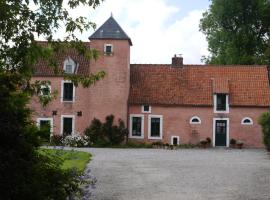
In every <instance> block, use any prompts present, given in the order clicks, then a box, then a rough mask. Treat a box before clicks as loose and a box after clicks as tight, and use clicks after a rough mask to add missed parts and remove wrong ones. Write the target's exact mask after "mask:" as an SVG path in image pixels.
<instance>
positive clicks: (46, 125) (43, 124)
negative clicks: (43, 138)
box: [37, 118, 53, 133]
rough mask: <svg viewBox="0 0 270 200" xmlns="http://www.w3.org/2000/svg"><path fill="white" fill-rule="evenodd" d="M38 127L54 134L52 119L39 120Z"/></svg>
mask: <svg viewBox="0 0 270 200" xmlns="http://www.w3.org/2000/svg"><path fill="white" fill-rule="evenodd" d="M37 126H38V127H39V129H42V130H48V131H49V132H50V133H52V132H53V119H52V118H37Z"/></svg>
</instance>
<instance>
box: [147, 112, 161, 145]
mask: <svg viewBox="0 0 270 200" xmlns="http://www.w3.org/2000/svg"><path fill="white" fill-rule="evenodd" d="M151 118H159V119H160V125H159V128H160V136H159V137H152V136H151ZM162 137H163V116H162V115H148V139H158V140H160V139H162Z"/></svg>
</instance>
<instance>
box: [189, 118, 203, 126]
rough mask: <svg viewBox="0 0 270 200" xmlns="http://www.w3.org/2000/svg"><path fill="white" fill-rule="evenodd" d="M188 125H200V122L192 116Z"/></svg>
mask: <svg viewBox="0 0 270 200" xmlns="http://www.w3.org/2000/svg"><path fill="white" fill-rule="evenodd" d="M189 123H190V124H201V123H202V121H201V119H200V118H199V117H197V116H193V117H191V118H190V120H189Z"/></svg>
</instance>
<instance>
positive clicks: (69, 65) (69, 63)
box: [64, 58, 76, 74]
mask: <svg viewBox="0 0 270 200" xmlns="http://www.w3.org/2000/svg"><path fill="white" fill-rule="evenodd" d="M75 67H76V64H75V62H74V61H73V60H72V59H71V58H67V59H66V60H65V62H64V72H65V73H66V74H74V72H75Z"/></svg>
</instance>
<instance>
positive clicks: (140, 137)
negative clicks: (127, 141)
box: [129, 135, 144, 139]
mask: <svg viewBox="0 0 270 200" xmlns="http://www.w3.org/2000/svg"><path fill="white" fill-rule="evenodd" d="M129 138H133V139H144V136H143V135H142V136H132V135H129Z"/></svg>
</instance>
